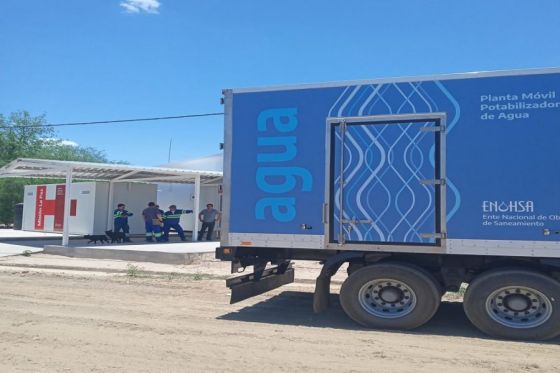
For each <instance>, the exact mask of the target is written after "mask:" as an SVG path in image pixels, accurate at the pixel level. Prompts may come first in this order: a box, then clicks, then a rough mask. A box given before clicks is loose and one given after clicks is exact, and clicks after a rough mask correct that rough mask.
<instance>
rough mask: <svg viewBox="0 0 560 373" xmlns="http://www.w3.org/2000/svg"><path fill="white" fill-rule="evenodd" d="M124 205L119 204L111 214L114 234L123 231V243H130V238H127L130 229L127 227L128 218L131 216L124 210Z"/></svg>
mask: <svg viewBox="0 0 560 373" xmlns="http://www.w3.org/2000/svg"><path fill="white" fill-rule="evenodd" d="M125 207H126V206H125V204H124V203H119V204H118V205H117V209H116V210H115V211H114V212H113V218H114V232H115V233H118V232H120V231H123V233H124V242H132V241H130V237H128V235H129V233H130V227H129V226H128V217H129V216H132V215H133V214H132V213H131V212H128V211H126V210H125Z"/></svg>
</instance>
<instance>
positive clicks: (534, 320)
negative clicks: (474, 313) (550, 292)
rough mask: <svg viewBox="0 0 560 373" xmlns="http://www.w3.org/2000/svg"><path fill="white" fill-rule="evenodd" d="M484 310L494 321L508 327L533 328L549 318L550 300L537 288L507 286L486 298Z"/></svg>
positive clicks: (550, 310) (550, 311)
mask: <svg viewBox="0 0 560 373" xmlns="http://www.w3.org/2000/svg"><path fill="white" fill-rule="evenodd" d="M486 312H488V315H489V316H490V317H491V318H492V319H493V320H494V321H496V322H498V323H500V324H502V325H504V326H507V327H510V328H515V329H526V328H535V327H537V326H540V325H542V324H544V323H545V322H546V321H547V320H548V319H549V318H550V315H551V314H552V302H551V301H550V299H548V297H547V296H546V295H544V294H543V293H541V292H540V291H538V290H535V289H532V288H529V287H526V286H508V287H504V288H501V289H498V290H496V291H494V292H493V293H492V294H490V295H489V296H488V298H486Z"/></svg>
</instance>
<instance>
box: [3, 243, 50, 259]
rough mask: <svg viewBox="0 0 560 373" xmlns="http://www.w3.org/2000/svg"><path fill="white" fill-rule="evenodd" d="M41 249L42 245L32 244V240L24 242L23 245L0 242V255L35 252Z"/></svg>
mask: <svg viewBox="0 0 560 373" xmlns="http://www.w3.org/2000/svg"><path fill="white" fill-rule="evenodd" d="M41 251H43V247H42V245H40V246H33V243H32V242H25V243H24V244H23V245H21V244H13V243H4V242H0V257H5V256H11V255H21V254H24V253H25V252H27V253H37V252H41Z"/></svg>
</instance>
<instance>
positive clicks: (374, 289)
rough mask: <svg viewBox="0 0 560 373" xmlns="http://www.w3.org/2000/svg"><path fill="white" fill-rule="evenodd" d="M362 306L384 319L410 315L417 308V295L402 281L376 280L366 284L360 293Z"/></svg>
mask: <svg viewBox="0 0 560 373" xmlns="http://www.w3.org/2000/svg"><path fill="white" fill-rule="evenodd" d="M358 298H359V300H360V305H361V306H362V308H363V309H364V310H365V311H367V312H368V313H369V314H371V315H374V316H376V317H379V318H383V319H396V318H399V317H403V316H406V315H408V314H409V313H410V312H412V310H414V308H415V307H416V294H414V291H413V290H412V289H411V288H410V286H408V285H407V284H405V283H404V282H402V281H397V280H394V279H376V280H371V281H369V282H366V283H365V284H364V285H363V286H362V287H361V288H360V291H359V293H358Z"/></svg>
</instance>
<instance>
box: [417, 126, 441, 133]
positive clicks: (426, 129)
mask: <svg viewBox="0 0 560 373" xmlns="http://www.w3.org/2000/svg"><path fill="white" fill-rule="evenodd" d="M420 131H422V132H445V126H434V127H420Z"/></svg>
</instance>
